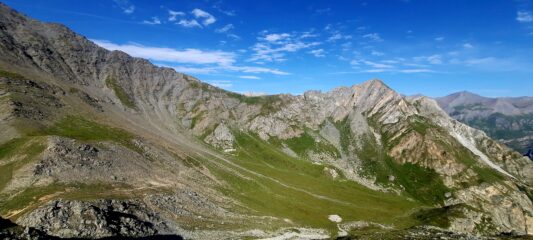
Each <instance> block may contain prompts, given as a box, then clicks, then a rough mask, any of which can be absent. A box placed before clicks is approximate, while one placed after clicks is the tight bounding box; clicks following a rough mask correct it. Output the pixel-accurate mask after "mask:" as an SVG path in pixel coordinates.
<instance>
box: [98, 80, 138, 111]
mask: <svg viewBox="0 0 533 240" xmlns="http://www.w3.org/2000/svg"><path fill="white" fill-rule="evenodd" d="M105 84H106V86H107V87H108V88H110V89H112V90H113V91H114V92H115V95H116V96H117V98H118V100H120V102H121V103H122V105H124V106H126V107H129V108H135V103H134V102H133V100H132V99H131V98H130V96H129V95H128V94H127V93H126V90H124V89H123V88H122V87H121V86H120V85H119V84H118V83H117V81H116V80H115V79H114V78H113V77H107V78H106V80H105Z"/></svg>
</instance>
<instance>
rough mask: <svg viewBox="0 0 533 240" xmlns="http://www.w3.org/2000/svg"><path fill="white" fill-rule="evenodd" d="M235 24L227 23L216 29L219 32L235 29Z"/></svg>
mask: <svg viewBox="0 0 533 240" xmlns="http://www.w3.org/2000/svg"><path fill="white" fill-rule="evenodd" d="M234 28H235V27H233V24H226V25H225V26H224V27H221V28H218V29H216V30H215V32H217V33H226V32H228V31H229V30H231V29H234Z"/></svg>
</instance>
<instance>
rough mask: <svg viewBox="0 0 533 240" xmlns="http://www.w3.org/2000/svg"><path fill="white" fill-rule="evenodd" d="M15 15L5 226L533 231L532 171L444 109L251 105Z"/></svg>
mask: <svg viewBox="0 0 533 240" xmlns="http://www.w3.org/2000/svg"><path fill="white" fill-rule="evenodd" d="M0 13H1V14H0V52H1V53H2V54H1V55H0V69H2V70H1V71H0V105H1V107H0V120H1V121H0V132H2V134H1V135H0V215H1V216H2V217H3V218H8V219H10V220H12V221H13V222H15V223H17V224H18V225H20V226H24V227H31V228H32V229H36V230H37V231H40V232H43V233H45V234H48V235H50V236H58V237H70V238H73V237H77V238H104V237H114V236H121V237H147V236H154V235H155V236H158V235H159V236H167V235H168V236H174V235H179V236H183V237H184V238H195V239H219V238H266V237H273V236H277V237H280V238H289V237H294V238H310V239H320V238H330V237H335V236H361V235H364V236H378V235H379V236H391V238H395V237H394V236H404V235H405V234H407V235H408V236H410V234H412V235H420V234H422V233H423V234H426V235H427V234H429V235H430V236H431V234H435V235H438V234H442V233H443V230H442V229H447V230H449V231H452V232H451V233H449V234H451V235H453V234H457V236H460V234H465V233H468V234H470V233H476V234H484V235H496V234H509V233H513V234H519V235H525V234H532V232H531V229H533V205H532V203H531V198H530V196H531V193H532V191H531V190H532V189H531V188H530V185H531V183H533V163H531V161H529V160H528V159H527V158H525V157H522V156H521V154H519V153H517V152H514V151H513V150H511V149H509V148H508V147H506V146H504V145H501V144H499V143H498V142H496V141H493V140H492V139H490V138H489V137H487V136H486V135H485V133H484V132H481V131H479V130H476V129H473V128H470V127H468V126H467V125H464V124H462V123H460V122H458V121H456V120H454V119H452V118H450V117H449V116H448V115H447V114H446V113H445V112H444V111H443V110H442V109H441V108H440V107H439V106H438V105H437V103H436V102H435V101H434V100H431V99H428V98H425V97H416V98H404V97H402V96H401V95H399V94H398V93H396V92H395V91H394V90H392V89H390V88H389V87H388V86H386V85H385V84H384V83H383V82H381V81H379V80H371V81H368V82H365V83H362V84H360V85H355V86H352V87H340V88H337V89H335V90H332V91H330V92H325V93H322V92H318V91H308V92H306V93H304V94H303V95H298V96H293V95H273V96H258V97H247V96H243V95H239V94H236V93H232V92H227V91H224V90H222V89H219V88H216V87H213V86H210V85H208V84H205V83H202V82H201V81H199V80H197V79H195V78H194V77H191V76H188V75H185V74H181V73H177V72H175V71H174V70H172V69H168V68H159V67H156V66H154V65H152V64H151V63H149V62H148V61H146V60H143V59H138V58H132V57H130V56H128V55H127V54H125V53H122V52H117V51H113V52H110V51H107V50H105V49H102V48H100V47H98V46H97V45H95V44H94V43H92V42H90V41H88V40H87V39H86V38H84V37H82V36H79V35H77V34H75V33H74V32H72V31H70V30H69V29H67V28H66V27H64V26H62V25H58V24H48V23H42V22H39V21H35V20H32V19H30V18H27V17H25V16H23V15H21V14H19V13H17V12H16V11H14V10H12V9H10V8H9V7H7V6H5V5H1V4H0ZM422 226H424V227H422ZM427 226H436V227H438V229H435V228H432V227H427ZM374 234H377V235H374ZM388 234H390V235H388ZM396 234H399V235H396ZM370 238H372V237H370Z"/></svg>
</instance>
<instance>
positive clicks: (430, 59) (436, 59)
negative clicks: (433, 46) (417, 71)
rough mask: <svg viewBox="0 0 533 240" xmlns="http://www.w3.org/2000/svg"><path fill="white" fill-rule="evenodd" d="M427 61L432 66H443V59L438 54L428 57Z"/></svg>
mask: <svg viewBox="0 0 533 240" xmlns="http://www.w3.org/2000/svg"><path fill="white" fill-rule="evenodd" d="M427 61H428V62H429V63H431V64H441V63H442V58H441V56H440V55H438V54H435V55H431V56H429V57H427Z"/></svg>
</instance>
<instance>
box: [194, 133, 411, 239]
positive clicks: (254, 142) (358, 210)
mask: <svg viewBox="0 0 533 240" xmlns="http://www.w3.org/2000/svg"><path fill="white" fill-rule="evenodd" d="M237 144H238V152H237V153H236V156H235V158H234V159H233V160H232V162H233V163H234V164H237V165H238V166H239V167H240V168H244V169H247V170H250V171H253V172H255V173H258V174H260V175H257V174H252V173H249V172H247V171H242V169H241V170H239V169H238V167H235V166H232V165H229V164H224V163H223V162H217V164H213V163H212V162H210V161H208V160H205V159H204V160H201V159H200V160H198V161H201V162H202V164H204V165H206V166H207V167H208V168H209V169H210V170H211V172H213V173H214V174H215V175H216V176H217V177H218V178H220V179H222V180H224V181H225V183H226V185H225V187H223V188H222V189H221V191H223V192H224V193H226V194H227V195H229V196H231V197H233V198H235V199H237V200H238V201H239V202H241V203H242V204H243V205H244V206H245V207H246V208H248V210H250V211H251V213H252V214H257V215H266V216H274V217H278V218H280V219H284V218H287V219H290V220H291V221H292V222H294V223H295V224H298V225H305V226H311V227H319V228H326V229H329V230H331V232H332V233H336V231H337V227H336V224H334V223H332V222H331V221H329V220H328V215H331V214H338V215H340V216H341V217H342V218H343V219H344V220H345V221H352V220H365V221H373V222H379V223H384V224H395V225H396V226H400V227H406V226H410V225H412V224H414V223H415V220H413V219H410V218H409V217H407V215H408V214H407V212H408V211H410V210H411V209H413V208H416V207H419V206H421V204H420V203H417V202H413V201H409V200H407V199H406V198H404V197H400V196H397V195H394V194H386V193H381V192H377V191H373V190H370V189H368V188H366V187H363V186H361V185H359V184H357V183H355V182H351V181H346V180H344V179H341V180H334V179H331V178H330V177H328V176H327V175H326V174H324V170H323V169H324V166H320V165H314V164H311V163H310V162H309V161H304V160H300V159H294V158H291V157H289V156H287V155H286V154H284V153H283V152H281V151H280V150H279V149H278V148H276V147H275V146H273V145H270V144H268V143H266V142H264V141H261V140H260V139H258V138H257V137H256V136H252V135H247V134H239V135H237ZM218 164H224V165H225V167H228V168H230V169H236V170H238V171H239V172H240V173H241V174H242V175H243V176H242V177H239V176H237V175H235V174H233V173H231V172H228V171H225V170H222V168H220V167H219V165H218ZM265 176H267V177H265ZM247 178H248V179H247Z"/></svg>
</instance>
